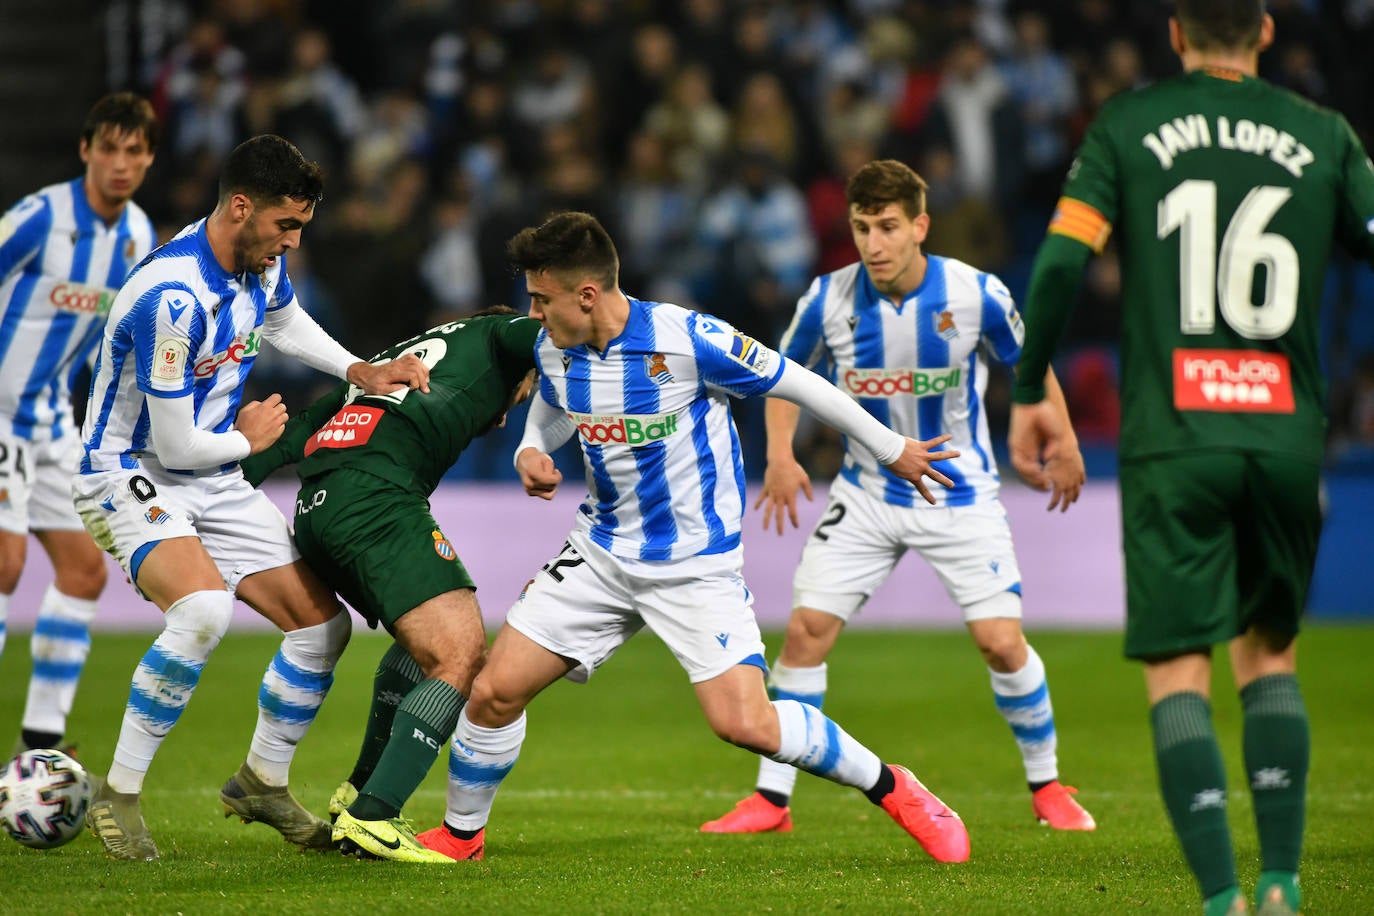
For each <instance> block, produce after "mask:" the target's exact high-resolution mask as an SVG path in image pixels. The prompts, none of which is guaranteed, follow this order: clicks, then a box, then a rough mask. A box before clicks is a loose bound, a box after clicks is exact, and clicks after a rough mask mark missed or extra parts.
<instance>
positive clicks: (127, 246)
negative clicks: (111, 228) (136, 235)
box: [124, 239, 138, 261]
mask: <svg viewBox="0 0 1374 916" xmlns="http://www.w3.org/2000/svg"><path fill="white" fill-rule="evenodd" d="M136 251H138V247H137V246H136V245H134V240H133V239H129V240H128V241H126V242H125V243H124V260H125V261H132V260H133V259H134V253H135V252H136Z"/></svg>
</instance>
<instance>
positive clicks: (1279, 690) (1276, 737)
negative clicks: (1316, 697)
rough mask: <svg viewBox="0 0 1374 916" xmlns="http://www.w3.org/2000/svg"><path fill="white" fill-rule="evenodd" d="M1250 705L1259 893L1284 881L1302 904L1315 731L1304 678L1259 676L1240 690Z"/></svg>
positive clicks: (1248, 758)
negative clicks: (1302, 685)
mask: <svg viewBox="0 0 1374 916" xmlns="http://www.w3.org/2000/svg"><path fill="white" fill-rule="evenodd" d="M1240 702H1241V708H1242V710H1243V711H1244V715H1245V719H1244V744H1245V772H1246V774H1247V775H1248V777H1249V779H1250V792H1251V795H1252V797H1253V799H1254V805H1255V825H1256V828H1257V830H1258V832H1259V845H1260V860H1261V868H1262V869H1263V870H1262V872H1261V874H1260V880H1259V886H1258V889H1257V890H1256V896H1257V898H1258V899H1259V900H1262V899H1263V898H1264V895H1265V894H1266V893H1267V892H1268V890H1269V888H1270V887H1272V886H1274V885H1276V884H1277V885H1281V886H1282V887H1283V888H1284V897H1285V898H1286V899H1287V900H1288V904H1289V906H1291V907H1292V908H1293V909H1294V910H1297V908H1298V904H1299V902H1300V897H1301V895H1300V894H1299V892H1298V879H1297V873H1298V859H1299V858H1300V856H1301V855H1302V831H1303V823H1304V820H1305V818H1306V804H1307V767H1308V762H1309V760H1310V757H1311V748H1312V741H1311V732H1310V729H1309V727H1308V721H1307V709H1306V707H1305V706H1304V705H1303V701H1302V693H1301V691H1300V690H1299V689H1298V679H1297V677H1295V676H1294V675H1291V674H1271V675H1268V676H1266V677H1262V678H1258V679H1257V680H1255V681H1252V682H1251V683H1250V684H1248V685H1246V687H1245V689H1244V690H1242V691H1241V692H1240Z"/></svg>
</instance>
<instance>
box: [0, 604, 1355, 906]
mask: <svg viewBox="0 0 1374 916" xmlns="http://www.w3.org/2000/svg"><path fill="white" fill-rule="evenodd" d="M150 638H151V637H150V636H149V635H113V634H97V635H96V637H95V646H94V650H93V652H92V655H91V660H90V664H89V665H88V667H87V669H86V674H85V677H84V679H83V681H82V685H81V691H80V694H79V696H78V698H77V703H76V710H75V712H74V714H73V719H72V722H71V729H70V733H71V736H72V737H74V738H75V739H78V740H79V741H80V745H81V746H80V754H81V757H82V759H83V760H84V761H85V762H86V763H87V765H88V766H89V767H90V768H91V769H92V771H93V772H95V773H97V774H103V773H104V770H105V768H106V767H107V766H108V764H109V760H110V756H111V754H112V752H113V749H114V742H115V738H116V735H117V732H118V727H119V720H120V715H121V712H122V709H123V706H124V701H125V697H126V695H127V692H128V681H129V676H130V674H131V672H132V670H133V667H134V665H135V663H136V662H137V660H138V658H139V657H140V656H141V655H142V653H143V651H144V650H145V649H146V647H147V645H148V643H149V641H150ZM779 641H780V636H778V635H777V634H772V635H770V636H769V637H768V643H769V649H770V653H771V652H775V651H776V649H777V646H778V644H779ZM1034 642H1035V644H1036V646H1037V648H1038V650H1039V652H1040V654H1041V655H1042V656H1043V657H1044V659H1045V662H1046V665H1047V666H1048V669H1049V673H1050V687H1051V690H1052V691H1053V697H1054V704H1055V712H1056V718H1057V722H1058V727H1059V735H1060V749H1059V755H1060V766H1061V771H1062V773H1063V776H1064V779H1065V781H1066V782H1068V783H1070V784H1074V785H1077V786H1079V787H1080V789H1081V794H1080V796H1079V798H1080V800H1082V801H1083V802H1084V804H1085V805H1087V807H1088V808H1089V810H1091V811H1092V812H1093V813H1094V815H1095V816H1096V817H1097V820H1098V824H1099V827H1098V830H1097V832H1096V833H1093V834H1074V835H1065V834H1057V833H1054V832H1052V831H1050V830H1048V829H1046V828H1042V827H1039V826H1037V825H1036V824H1035V823H1034V822H1033V821H1032V819H1031V816H1030V806H1029V801H1028V794H1027V792H1026V789H1025V786H1024V783H1023V781H1022V773H1021V766H1020V758H1019V755H1018V754H1017V753H1016V750H1015V747H1014V746H1013V744H1012V741H1011V737H1010V733H1009V731H1008V729H1007V727H1006V725H1005V724H1004V723H1003V722H1002V721H1001V719H1000V718H999V717H998V716H997V713H996V711H995V710H994V708H993V703H992V698H991V694H990V691H989V689H988V684H987V674H986V670H985V669H984V668H983V666H982V664H981V663H980V661H979V659H978V657H977V653H976V651H975V650H974V648H973V646H972V644H971V643H970V642H969V640H968V638H967V637H966V636H964V635H962V634H961V633H957V632H910V631H890V632H889V631H883V632H878V631H871V630H869V631H863V630H857V631H854V632H851V633H848V634H846V635H845V636H844V637H843V638H842V639H841V642H840V644H839V646H838V648H837V650H836V652H835V653H834V656H833V657H832V659H831V675H830V693H829V696H828V697H827V704H826V710H827V712H828V713H829V714H831V715H832V716H833V717H834V718H835V719H836V720H837V721H839V722H840V723H841V724H843V725H844V727H845V728H846V729H848V730H849V731H850V732H852V733H853V734H854V735H856V736H857V737H859V738H860V739H861V740H863V741H865V742H866V743H867V744H869V745H870V746H871V747H872V748H873V749H874V750H876V751H877V752H878V753H879V755H880V756H882V757H883V758H884V759H886V760H889V761H893V762H900V763H905V764H907V765H908V766H910V767H911V768H912V769H913V770H914V771H915V772H916V773H917V774H918V775H919V776H920V777H921V778H922V779H923V780H924V781H925V782H926V783H927V784H928V785H929V786H930V787H931V788H932V789H933V790H934V791H935V792H937V793H938V794H939V795H940V796H941V797H943V798H944V799H945V801H947V802H948V803H949V804H950V805H952V806H953V807H954V808H956V809H957V810H958V811H959V812H960V814H961V815H962V816H963V818H964V820H965V821H966V822H967V824H968V828H969V832H970V834H971V837H972V843H973V855H972V858H971V860H970V861H969V862H968V863H967V864H964V865H955V866H948V865H946V866H942V865H938V864H936V863H934V862H933V861H931V860H930V859H929V858H928V857H926V856H925V854H924V853H922V852H921V850H920V848H919V847H918V846H917V845H916V844H915V843H914V842H912V841H911V840H910V839H908V838H907V837H906V835H905V834H904V833H902V831H901V830H900V829H899V828H898V827H897V826H896V825H895V824H893V823H891V822H890V821H889V820H888V819H887V818H886V816H885V815H883V814H882V812H881V811H880V810H879V809H877V808H875V807H873V806H871V805H869V804H868V803H867V802H866V801H865V800H864V799H863V797H862V796H860V795H859V794H858V793H857V792H855V791H853V790H851V789H845V788H842V787H839V786H834V785H831V784H829V783H826V782H823V781H821V780H818V779H815V778H812V777H809V776H806V775H803V776H802V777H801V780H800V782H799V785H798V794H797V796H796V798H795V799H794V802H793V817H794V819H795V822H796V829H795V830H794V831H793V832H792V833H790V834H783V835H763V836H707V835H704V834H701V833H699V832H697V827H698V826H699V825H700V824H701V822H703V821H705V820H708V819H710V818H712V817H716V816H718V815H720V814H721V813H723V812H724V811H726V810H727V809H729V808H730V807H731V806H732V805H733V804H734V803H735V802H736V801H737V800H738V799H739V798H741V797H743V795H744V794H745V793H746V792H748V791H749V790H750V789H751V788H752V785H753V778H754V773H755V758H754V757H753V756H751V755H749V754H747V753H745V752H744V751H741V750H738V749H735V748H732V747H729V746H727V745H725V744H724V743H722V742H720V741H718V740H717V739H715V738H714V737H713V736H712V735H711V734H710V732H709V730H708V729H707V727H706V725H705V723H704V722H703V720H702V718H701V716H700V713H699V712H698V710H697V709H696V706H695V702H694V699H693V696H692V692H691V690H690V689H689V687H688V685H687V683H686V679H685V677H684V676H683V675H682V673H681V671H680V670H679V669H678V667H677V666H676V664H675V663H674V662H673V660H672V657H671V656H670V655H669V654H668V652H667V651H666V650H665V649H664V648H663V646H662V645H661V644H660V643H659V642H657V641H656V640H655V639H654V638H653V637H652V636H651V635H649V634H647V633H646V634H642V635H640V636H639V637H637V638H635V639H634V640H632V641H631V642H630V644H629V645H628V646H626V647H625V649H623V650H622V651H621V652H620V654H619V655H618V656H617V657H616V658H615V659H614V660H613V661H612V662H611V663H610V664H609V665H608V666H607V667H606V668H605V669H604V670H603V671H601V672H599V673H598V674H597V675H596V677H595V678H593V679H592V682H591V683H590V684H589V685H587V686H584V687H578V686H574V685H572V684H566V683H559V684H556V685H555V686H554V687H552V688H551V689H550V690H548V691H547V692H546V693H545V694H544V695H543V696H541V697H539V698H538V699H537V700H536V701H535V703H534V704H533V706H532V707H531V709H530V723H529V736H528V739H527V741H526V743H525V746H524V752H523V755H522V756H521V758H520V762H519V764H518V765H517V766H516V768H515V770H514V771H513V772H512V773H511V775H510V777H509V778H508V779H507V780H506V783H505V785H504V787H503V788H502V791H501V794H500V795H499V796H498V798H497V801H496V808H495V810H494V812H493V818H492V822H491V824H490V825H489V828H488V831H487V858H486V860H485V861H483V862H476V863H456V864H454V865H453V866H413V865H410V866H408V865H397V864H394V863H382V862H358V861H353V860H348V859H344V858H343V857H341V856H338V855H333V854H330V855H322V854H304V853H300V852H297V851H296V850H295V849H294V848H293V847H289V846H287V845H286V844H285V843H283V842H282V841H281V840H280V839H279V838H278V837H277V834H276V833H275V832H273V831H271V830H270V829H268V828H265V827H263V826H262V825H258V824H254V825H249V826H245V825H243V824H240V823H239V822H238V821H237V820H225V819H224V818H223V817H222V816H221V808H220V805H219V801H218V797H217V793H218V790H219V786H220V785H221V784H222V783H223V782H224V780H225V779H227V778H228V777H229V775H230V774H232V773H233V772H234V770H235V768H236V767H237V766H238V765H239V763H240V762H241V761H242V759H243V756H244V754H245V752H246V751H247V747H248V742H249V738H250V735H251V733H252V728H253V722H254V718H255V716H256V705H255V697H256V693H257V689H258V683H259V679H260V677H261V674H262V671H263V668H264V667H265V665H266V664H267V661H268V660H269V659H270V657H271V655H272V653H273V652H274V651H275V647H276V644H277V640H276V639H275V638H273V637H270V636H266V635H242V636H240V635H231V636H230V637H228V638H226V639H225V641H224V643H223V644H222V645H221V646H220V648H219V649H218V651H217V652H216V653H215V655H214V657H213V658H212V659H211V661H210V664H209V666H208V667H207V668H206V672H205V675H204V677H203V679H202V681H201V684H200V688H199V689H198V691H197V692H196V696H195V699H194V700H193V701H192V703H191V705H190V707H189V709H188V710H187V712H186V714H185V715H184V716H183V718H182V720H181V722H180V724H179V725H178V726H177V728H176V729H175V730H174V731H173V733H172V735H171V737H170V738H169V739H168V740H167V742H166V743H165V744H164V745H163V748H162V751H161V753H160V754H159V755H158V758H157V760H156V762H155V764H154V766H153V769H152V772H151V774H150V775H149V779H148V783H147V786H146V787H145V794H144V813H145V816H146V818H147V820H148V823H149V826H150V827H151V828H152V830H153V833H154V836H155V838H156V839H157V841H158V843H159V845H160V847H161V848H162V852H163V858H162V861H160V862H157V863H125V862H112V861H109V860H107V859H106V858H105V857H104V855H103V854H102V852H101V850H100V848H99V845H98V844H97V842H96V841H95V840H94V838H92V837H91V836H90V835H89V834H83V835H82V836H81V837H79V838H78V839H77V840H75V841H74V842H72V843H70V844H69V845H67V846H65V847H63V848H61V849H57V850H51V851H36V850H30V849H26V848H24V847H21V846H20V845H18V844H17V843H12V842H10V841H9V840H8V839H3V838H0V913H44V914H47V913H99V914H122V913H132V914H145V913H178V912H180V913H188V914H190V913H253V914H272V916H284V914H295V913H312V914H349V913H369V914H382V913H425V912H434V913H446V914H451V913H455V912H467V913H486V912H492V913H544V912H548V913H553V912H557V913H679V912H680V913H745V912H749V913H757V912H775V913H802V912H808V913H809V912H837V911H848V912H856V913H889V912H893V913H895V912H917V913H951V914H984V913H987V914H994V913H1008V914H1010V913H1037V914H1040V913H1044V914H1056V913H1189V912H1198V911H1199V909H1200V908H1199V907H1198V902H1197V897H1196V892H1195V890H1194V886H1193V882H1192V879H1191V877H1190V876H1189V874H1188V872H1187V869H1186V867H1185V866H1184V864H1183V861H1182V859H1181V857H1180V855H1179V853H1178V850H1177V848H1176V846H1175V842H1174V839H1173V836H1172V834H1171V832H1170V831H1169V828H1168V824H1167V821H1166V818H1165V814H1164V811H1163V807H1162V805H1161V803H1160V801H1159V798H1158V795H1157V792H1156V788H1155V774H1154V764H1153V760H1152V757H1151V753H1150V743H1149V734H1148V731H1147V727H1146V706H1145V699H1144V691H1143V686H1142V680H1141V675H1140V672H1139V670H1138V669H1137V667H1136V666H1135V665H1133V664H1130V663H1127V662H1125V661H1123V660H1122V659H1121V658H1120V655H1119V637H1118V636H1117V635H1115V634H1100V633H1040V634H1034ZM386 644H387V643H386V640H385V639H382V638H379V637H376V636H374V635H372V634H370V633H368V632H367V631H366V630H362V629H360V630H359V631H358V632H357V634H356V635H355V637H354V642H353V645H352V646H351V647H350V649H349V651H348V653H347V654H346V655H345V657H344V659H343V661H342V663H341V664H340V666H339V671H338V678H337V681H336V683H335V685H334V690H333V693H332V694H331V695H330V697H329V699H328V701H327V702H326V703H325V705H324V708H323V710H322V711H321V713H320V716H319V719H318V720H317V721H316V723H315V726H314V728H313V729H312V730H311V732H310V734H309V735H308V736H307V738H306V740H305V742H304V743H303V744H302V746H301V749H300V751H299V753H298V754H297V756H296V761H295V764H294V767H293V776H292V785H293V788H294V789H295V791H296V793H297V795H298V796H299V797H300V798H301V800H302V801H303V802H304V803H305V804H306V805H307V806H309V807H311V808H312V809H314V810H316V811H317V812H320V813H323V812H324V808H325V803H326V801H327V799H328V797H329V793H330V792H331V791H332V790H333V788H334V786H335V785H336V784H337V783H338V782H339V781H340V780H341V779H343V778H344V777H345V776H347V775H348V772H349V769H350V768H351V764H352V762H353V756H354V753H355V751H356V749H357V742H358V740H359V738H360V737H361V725H362V719H363V716H364V715H365V712H366V708H367V697H368V694H369V690H370V682H371V675H372V670H373V668H374V667H375V664H376V661H377V659H378V658H379V657H380V655H381V653H382V652H383V650H384V649H385V647H386ZM27 648H28V647H27V639H26V638H25V637H24V636H23V635H21V634H17V633H16V634H12V635H11V639H10V642H9V645H8V647H7V650H6V652H5V654H4V657H3V660H2V661H0V683H3V684H4V685H5V688H4V690H3V691H0V738H3V740H4V741H5V742H9V741H10V740H12V736H13V734H16V733H17V730H18V727H19V717H20V712H21V709H22V704H23V693H24V691H23V684H24V683H25V681H26V679H27V672H28V657H27ZM1301 655H1302V672H1303V686H1304V690H1305V693H1306V698H1307V703H1308V708H1309V710H1310V711H1311V716H1312V730H1313V735H1314V740H1313V755H1312V758H1313V759H1312V776H1311V791H1310V803H1309V808H1308V829H1307V836H1306V847H1305V860H1304V873H1303V884H1304V887H1305V890H1306V895H1307V896H1306V905H1305V911H1306V912H1307V913H1308V916H1314V914H1325V913H1351V914H1357V913H1374V817H1371V815H1374V763H1372V762H1371V757H1372V755H1374V679H1372V678H1371V677H1370V676H1369V673H1368V672H1369V659H1370V658H1371V657H1374V627H1369V626H1341V627H1335V626H1312V627H1310V628H1309V630H1308V631H1307V633H1306V635H1305V637H1304V641H1303V646H1302V652H1301ZM1227 678H1229V672H1228V669H1227V668H1226V666H1225V663H1224V661H1221V660H1219V665H1218V672H1217V682H1216V689H1215V690H1214V695H1215V696H1216V697H1217V701H1216V718H1217V722H1218V726H1219V729H1220V734H1221V738H1222V742H1223V746H1224V749H1225V751H1226V754H1227V760H1228V764H1229V766H1230V786H1231V792H1230V802H1231V805H1230V817H1231V822H1232V825H1233V828H1234V831H1235V836H1236V847H1237V854H1238V858H1239V863H1240V875H1241V880H1242V883H1243V884H1244V885H1247V886H1249V885H1252V884H1253V881H1254V879H1255V876H1256V873H1257V871H1258V862H1257V851H1256V845H1255V839H1254V828H1253V822H1252V819H1251V812H1250V803H1249V797H1248V793H1247V792H1246V791H1245V787H1244V780H1243V777H1242V775H1241V772H1240V769H1239V746H1240V736H1239V719H1240V716H1239V709H1238V705H1237V701H1236V699H1235V693H1234V691H1233V690H1232V689H1230V687H1229V685H1228V683H1227V680H1226V679H1227ZM443 771H444V766H443V764H442V763H440V764H438V765H436V766H435V768H434V769H433V770H432V771H431V773H430V776H429V778H428V779H427V780H426V781H425V783H424V784H423V785H422V786H421V787H420V790H419V791H418V792H417V794H416V795H415V797H414V798H413V799H412V800H411V803H410V805H409V806H408V807H407V809H406V813H407V815H409V816H410V817H411V818H413V819H414V820H415V821H416V822H417V823H418V824H419V825H420V826H421V827H429V826H433V825H434V824H436V823H438V821H439V819H440V817H441V816H442V813H443V807H444V781H443Z"/></svg>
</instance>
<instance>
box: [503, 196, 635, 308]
mask: <svg viewBox="0 0 1374 916" xmlns="http://www.w3.org/2000/svg"><path fill="white" fill-rule="evenodd" d="M506 255H507V256H508V257H509V258H510V261H511V265H512V266H514V267H515V269H516V270H517V271H522V272H524V273H534V274H537V273H544V272H545V271H549V272H553V273H560V274H569V273H573V274H578V275H580V276H589V277H592V278H593V279H595V280H597V281H598V282H599V283H601V284H602V285H603V286H605V287H606V288H607V289H613V288H615V286H616V285H617V283H618V282H619V279H618V278H619V276H620V256H619V255H618V254H616V251H615V243H614V242H612V241H611V236H610V233H608V232H607V231H606V229H605V227H603V226H602V225H601V223H599V222H597V219H596V217H595V216H592V215H591V214H590V213H582V212H579V211H576V210H568V211H564V212H562V213H555V214H554V215H553V216H551V217H549V218H548V219H547V220H545V221H544V222H543V223H541V224H540V225H538V226H529V227H527V228H525V229H521V230H520V231H519V232H518V233H516V234H515V236H514V237H512V238H511V240H510V241H509V242H507V243H506Z"/></svg>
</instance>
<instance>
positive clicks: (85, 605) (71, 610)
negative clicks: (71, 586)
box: [38, 582, 96, 626]
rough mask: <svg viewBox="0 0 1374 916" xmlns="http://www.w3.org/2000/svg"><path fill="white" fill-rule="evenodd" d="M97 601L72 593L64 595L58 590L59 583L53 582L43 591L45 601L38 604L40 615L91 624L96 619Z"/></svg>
mask: <svg viewBox="0 0 1374 916" xmlns="http://www.w3.org/2000/svg"><path fill="white" fill-rule="evenodd" d="M95 608H96V602H95V601H94V600H92V599H89V598H73V597H72V596H71V595H64V594H62V593H61V592H59V591H58V590H57V583H56V582H52V583H49V585H48V590H47V591H46V592H44V593H43V603H42V604H40V605H39V606H38V615H39V616H40V617H55V618H57V619H58V620H70V621H71V622H73V623H84V624H86V625H88V626H89V625H90V622H91V621H92V620H94V619H95Z"/></svg>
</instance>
